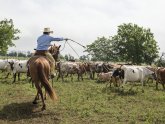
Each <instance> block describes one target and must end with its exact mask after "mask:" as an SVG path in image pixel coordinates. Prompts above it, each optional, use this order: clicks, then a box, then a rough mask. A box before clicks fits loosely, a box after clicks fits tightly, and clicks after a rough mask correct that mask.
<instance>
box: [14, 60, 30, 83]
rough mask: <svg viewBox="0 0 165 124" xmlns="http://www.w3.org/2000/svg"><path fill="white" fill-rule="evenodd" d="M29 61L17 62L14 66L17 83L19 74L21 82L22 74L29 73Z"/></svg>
mask: <svg viewBox="0 0 165 124" xmlns="http://www.w3.org/2000/svg"><path fill="white" fill-rule="evenodd" d="M27 70H28V68H27V60H17V61H15V62H14V64H13V74H14V80H13V82H15V81H16V75H17V74H18V80H20V73H27Z"/></svg>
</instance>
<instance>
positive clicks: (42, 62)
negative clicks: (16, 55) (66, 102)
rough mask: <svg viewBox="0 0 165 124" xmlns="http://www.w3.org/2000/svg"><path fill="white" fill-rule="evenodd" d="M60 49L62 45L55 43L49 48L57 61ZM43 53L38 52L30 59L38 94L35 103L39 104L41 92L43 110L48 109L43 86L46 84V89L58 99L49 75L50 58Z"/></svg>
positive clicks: (51, 95) (30, 72) (29, 65)
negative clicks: (38, 53)
mask: <svg viewBox="0 0 165 124" xmlns="http://www.w3.org/2000/svg"><path fill="white" fill-rule="evenodd" d="M59 49H60V46H56V45H55V44H54V45H52V46H51V47H50V48H49V50H48V51H49V52H50V53H51V54H52V56H53V58H54V59H55V61H57V59H58V54H59ZM43 55H44V54H41V55H37V54H36V55H34V56H33V57H31V58H30V59H29V61H28V68H29V74H30V76H31V79H32V82H33V83H34V84H35V87H36V89H37V95H36V97H35V99H34V101H33V104H37V100H38V97H39V94H40V96H41V100H42V104H43V106H42V108H41V110H42V111H43V110H45V109H46V104H45V102H44V98H43V93H42V86H44V88H45V91H46V92H47V93H48V95H49V96H50V98H51V99H52V100H53V101H56V100H57V95H56V93H55V91H54V90H53V88H52V87H51V86H50V84H49V76H50V64H49V60H48V59H47V58H46V57H45V56H43Z"/></svg>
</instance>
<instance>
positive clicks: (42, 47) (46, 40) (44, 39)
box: [36, 28, 68, 78]
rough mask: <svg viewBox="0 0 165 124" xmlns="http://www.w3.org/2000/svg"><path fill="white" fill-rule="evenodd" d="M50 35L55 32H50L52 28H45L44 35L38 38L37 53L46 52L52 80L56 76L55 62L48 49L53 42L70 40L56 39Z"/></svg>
mask: <svg viewBox="0 0 165 124" xmlns="http://www.w3.org/2000/svg"><path fill="white" fill-rule="evenodd" d="M50 33H53V31H50V28H44V31H43V34H42V35H41V36H39V37H38V39H37V48H36V53H37V52H44V54H45V55H46V57H47V58H48V59H49V60H50V67H51V75H50V76H51V78H53V77H54V76H55V60H54V58H53V56H52V55H51V54H50V53H49V52H48V48H49V47H50V46H51V42H52V41H63V40H68V38H65V39H64V38H62V37H61V38H55V37H52V36H49V35H50Z"/></svg>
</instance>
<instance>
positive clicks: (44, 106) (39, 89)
mask: <svg viewBox="0 0 165 124" xmlns="http://www.w3.org/2000/svg"><path fill="white" fill-rule="evenodd" d="M35 86H36V89H37V95H36V97H35V99H34V101H33V103H34V102H35V101H37V97H38V95H39V94H40V96H41V100H42V104H43V106H42V109H41V110H42V111H43V110H45V109H46V105H45V102H44V97H43V93H42V89H41V86H40V85H39V82H37V83H35Z"/></svg>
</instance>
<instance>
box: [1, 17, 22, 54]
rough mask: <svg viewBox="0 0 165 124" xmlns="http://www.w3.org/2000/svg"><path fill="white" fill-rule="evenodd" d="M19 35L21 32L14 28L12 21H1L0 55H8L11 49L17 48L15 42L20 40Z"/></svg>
mask: <svg viewBox="0 0 165 124" xmlns="http://www.w3.org/2000/svg"><path fill="white" fill-rule="evenodd" d="M18 33H20V31H19V30H18V29H15V28H14V24H13V20H12V19H10V20H7V19H4V20H2V21H0V53H7V50H8V48H9V47H12V46H15V44H14V43H13V40H18V39H19V36H16V34H18Z"/></svg>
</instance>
